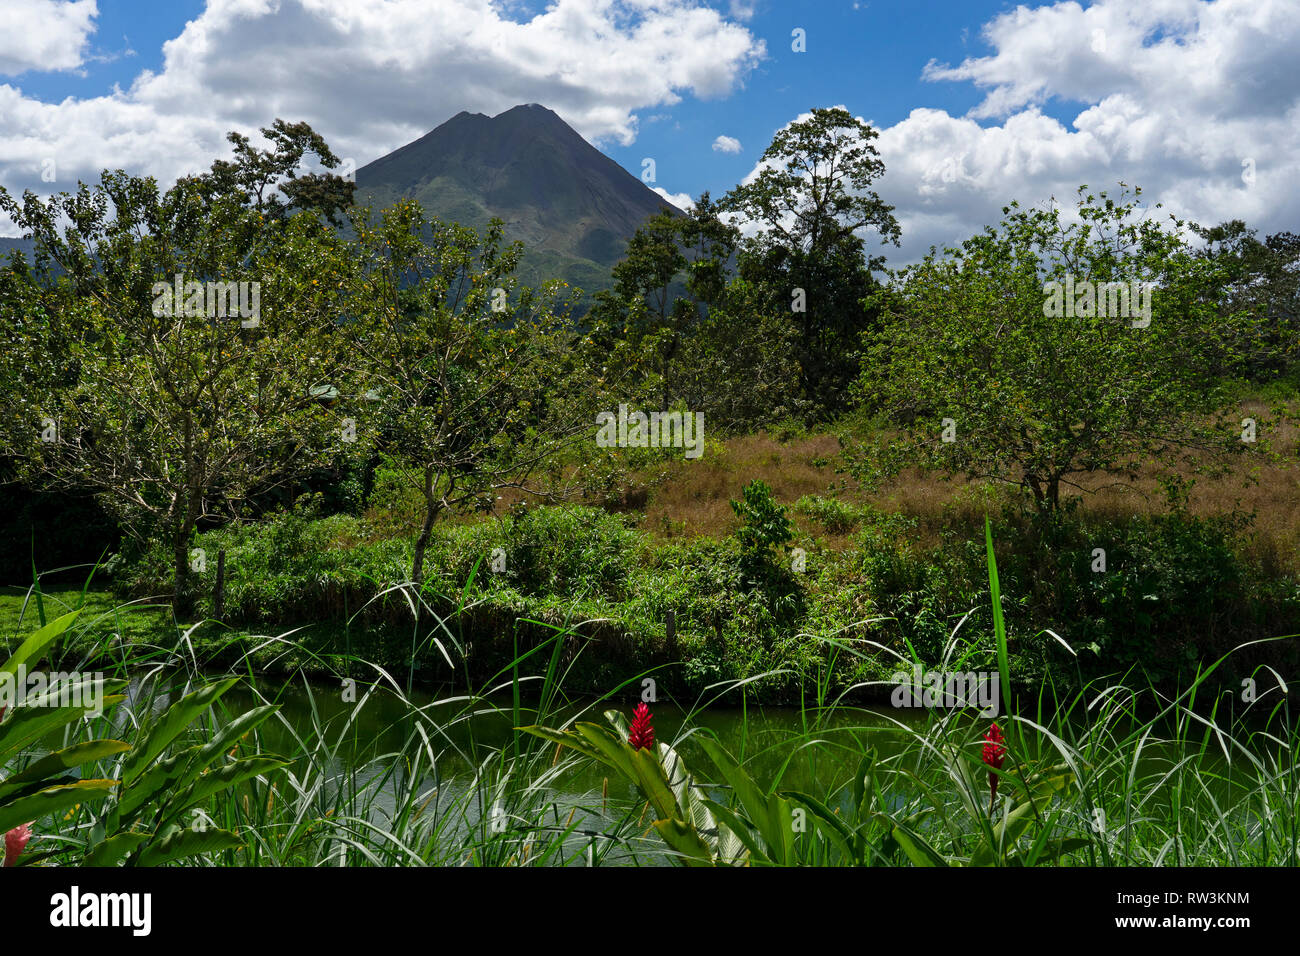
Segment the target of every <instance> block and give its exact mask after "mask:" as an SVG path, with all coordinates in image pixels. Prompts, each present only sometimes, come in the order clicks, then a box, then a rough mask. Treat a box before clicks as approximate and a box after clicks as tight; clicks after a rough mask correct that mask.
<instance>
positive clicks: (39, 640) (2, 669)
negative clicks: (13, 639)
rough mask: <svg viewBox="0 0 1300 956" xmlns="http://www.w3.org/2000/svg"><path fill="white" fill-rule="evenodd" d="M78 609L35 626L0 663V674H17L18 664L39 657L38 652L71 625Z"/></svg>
mask: <svg viewBox="0 0 1300 956" xmlns="http://www.w3.org/2000/svg"><path fill="white" fill-rule="evenodd" d="M80 613H81V611H80V610H76V611H69V612H68V613H67V614H64V615H63V616H62V617H56V618H55V619H54V620H52V621H50V623H48V624H46V625H44V626H43V627H40V628H37V630H36V632H35V633H33V634H32V635H31V637H29V638H27V640H25V641H23V642H22V643H21V644H20V645H18V650H16V651H14V652H13V654H11V655H10V656H9V660H7V661H5V662H4V663H3V664H0V674H17V673H18V665H19V664H25V663H26V662H27V661H29V660H32V659H33V658H35V659H38V660H39V658H40V654H41V653H42V652H43V651H44V650H45V648H47V647H48V646H49V645H50V644H51V643H53V642H54V641H55V640H56V639H57V638H58V636H59V635H60V634H62V633H63V632H64V631H66V630H67V629H68V628H69V627H71V626H72V622H73V621H75V620H76V619H77V615H78V614H80Z"/></svg>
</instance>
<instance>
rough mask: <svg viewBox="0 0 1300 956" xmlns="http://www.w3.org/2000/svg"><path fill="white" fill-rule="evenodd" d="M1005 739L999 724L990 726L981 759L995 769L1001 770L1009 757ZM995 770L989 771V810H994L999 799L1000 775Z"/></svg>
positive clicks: (985, 736)
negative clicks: (1004, 744) (1003, 762)
mask: <svg viewBox="0 0 1300 956" xmlns="http://www.w3.org/2000/svg"><path fill="white" fill-rule="evenodd" d="M1005 740H1006V738H1005V737H1003V736H1002V731H1000V730H999V729H998V725H997V724H994V725H993V726H992V727H990V728H989V729H988V733H986V734H985V735H984V752H983V753H982V754H980V759H982V760H983V761H984V762H985V763H986V764H988V765H989V766H990V767H992V768H993V770H1001V769H1002V761H1004V760H1006V759H1007V748H1006V747H1005V746H1003V743H1004V741H1005ZM993 770H990V771H989V812H992V810H993V804H994V803H996V802H997V799H998V775H997V774H996V773H994V772H993Z"/></svg>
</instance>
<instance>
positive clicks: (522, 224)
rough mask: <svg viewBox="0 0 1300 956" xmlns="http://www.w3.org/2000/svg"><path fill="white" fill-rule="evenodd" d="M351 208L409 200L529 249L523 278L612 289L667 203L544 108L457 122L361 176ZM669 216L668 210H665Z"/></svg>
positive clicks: (462, 116)
mask: <svg viewBox="0 0 1300 956" xmlns="http://www.w3.org/2000/svg"><path fill="white" fill-rule="evenodd" d="M356 198H357V202H359V203H361V204H369V205H372V206H375V207H376V208H379V207H383V206H386V205H389V204H390V203H392V202H394V201H396V200H398V199H415V200H416V201H418V202H419V203H420V204H421V205H422V206H424V209H425V211H426V212H427V213H428V214H429V215H430V216H432V217H435V218H437V219H441V220H444V221H454V222H458V223H460V224H462V225H466V226H472V227H474V228H476V229H479V230H481V229H483V227H485V226H486V225H487V222H488V220H489V219H491V218H493V217H496V218H499V219H501V220H502V221H503V222H504V223H505V224H506V236H507V238H508V239H511V240H513V239H520V240H522V241H523V242H524V245H525V255H524V261H523V266H522V268H521V270H520V278H521V279H522V280H523V281H524V282H527V283H528V284H530V285H536V284H539V283H540V282H542V281H545V280H547V279H555V278H558V279H564V280H566V281H568V282H569V283H570V284H571V285H575V286H578V287H580V288H582V289H584V290H586V291H587V292H593V291H596V290H599V289H604V288H609V286H610V284H611V279H610V268H611V267H612V266H613V265H614V264H615V263H616V262H617V261H618V260H619V259H620V258H622V256H623V254H624V252H625V250H626V248H627V241H628V239H630V238H631V237H632V234H633V233H635V232H636V230H637V229H638V228H639V227H640V226H641V225H642V224H643V223H644V222H645V221H646V219H648V218H649V217H650V216H653V215H654V214H655V213H657V212H659V210H660V209H662V208H663V207H665V206H667V205H668V203H667V202H666V201H665V200H664V199H662V198H661V197H660V196H659V195H658V194H657V193H655V192H654V191H653V190H651V189H649V188H647V187H646V185H645V184H644V183H643V182H641V180H640V179H638V178H637V177H636V176H633V175H632V174H631V173H629V172H628V171H627V170H625V169H624V168H623V167H622V166H620V165H619V164H618V163H616V162H614V160H612V159H610V158H609V157H608V156H606V155H605V154H604V153H602V152H601V151H600V150H598V149H596V147H594V146H592V145H591V144H590V143H588V142H587V141H586V140H585V139H583V138H582V136H581V135H580V134H579V133H578V132H577V131H576V130H574V129H573V127H571V126H569V124H568V123H566V122H565V121H564V120H563V118H561V117H560V116H559V114H557V113H556V112H555V111H554V110H551V109H548V108H547V107H545V106H543V105H541V104H540V103H526V104H520V105H519V106H514V107H511V108H510V109H508V110H505V111H504V112H501V113H498V114H497V115H495V116H491V117H489V116H485V115H484V114H482V113H470V112H460V113H457V114H456V115H455V116H453V117H452V118H451V119H449V120H447V121H446V122H445V123H443V124H442V125H441V126H439V127H437V128H436V129H434V130H433V131H432V132H429V133H427V134H425V135H424V136H422V137H420V138H419V139H417V140H415V141H414V142H411V143H408V144H407V145H405V146H403V147H401V148H400V149H397V150H394V151H393V152H392V153H389V154H388V155H387V156H384V157H382V158H380V159H377V160H375V161H374V162H372V163H370V164H369V165H366V166H363V167H362V168H361V169H359V170H357V197H356ZM669 208H671V207H669Z"/></svg>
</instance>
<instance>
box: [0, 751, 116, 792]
mask: <svg viewBox="0 0 1300 956" xmlns="http://www.w3.org/2000/svg"><path fill="white" fill-rule="evenodd" d="M130 749H131V745H130V744H128V743H124V742H123V741H121V740H88V741H85V742H84V743H79V744H73V745H72V746H71V747H65V748H64V749H62V750H56V751H54V753H51V754H46V755H45V756H44V757H42V758H40V759H39V760H36V761H34V762H33V763H32V764H31V765H30V766H28V767H27V769H25V770H23V771H22V772H21V773H16V774H14V775H13V776H12V777H9V778H7V779H6V780H5V782H4V783H3V784H0V800H4V799H6V798H7V797H9V796H10V795H11V794H13V793H16V792H17V791H19V790H21V789H23V788H24V787H27V786H30V785H31V784H34V783H39V782H40V781H42V780H45V779H46V778H47V777H52V776H54V775H55V774H59V773H62V772H63V771H64V770H68V769H71V768H72V767H80V766H81V765H82V764H86V763H90V762H91V761H93V760H102V759H103V758H105V757H111V756H113V755H114V754H120V753H122V752H123V751H125V750H130Z"/></svg>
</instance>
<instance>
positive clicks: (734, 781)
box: [699, 735, 796, 866]
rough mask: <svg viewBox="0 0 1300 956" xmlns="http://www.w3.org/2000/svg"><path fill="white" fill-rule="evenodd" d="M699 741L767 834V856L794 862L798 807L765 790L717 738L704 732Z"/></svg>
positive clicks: (782, 862)
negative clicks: (796, 808) (795, 821)
mask: <svg viewBox="0 0 1300 956" xmlns="http://www.w3.org/2000/svg"><path fill="white" fill-rule="evenodd" d="M699 744H700V747H701V748H702V749H703V750H704V752H705V753H706V754H708V755H709V759H710V760H712V761H713V763H714V765H715V766H716V767H717V768H718V771H719V772H720V773H721V774H722V776H723V779H724V780H726V781H727V783H728V785H730V787H731V789H732V792H733V793H734V794H735V795H736V799H737V800H738V801H739V802H740V806H741V808H742V809H743V810H744V813H745V816H747V817H748V818H749V821H750V823H752V824H753V825H754V826H755V827H756V828H757V829H758V832H759V834H760V835H761V836H762V837H763V842H764V843H766V844H767V848H768V852H767V855H768V856H769V857H771V859H772V860H773V861H774V862H775V863H776V864H777V865H778V866H790V865H793V863H794V862H795V853H794V841H795V836H796V834H795V831H794V812H793V811H794V807H793V806H792V805H791V803H790V801H788V800H786V799H784V798H783V797H780V796H778V795H777V794H765V793H763V791H762V790H761V789H760V788H759V786H758V784H756V783H755V782H754V779H753V778H752V777H751V776H750V775H749V774H748V773H746V772H745V770H744V768H742V767H741V766H740V764H738V763H737V762H736V760H735V758H734V757H732V756H731V754H729V753H727V751H726V748H724V747H723V746H722V744H720V743H718V742H717V741H716V740H714V739H712V738H710V737H707V736H704V735H701V736H700V738H699Z"/></svg>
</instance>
